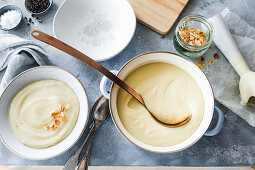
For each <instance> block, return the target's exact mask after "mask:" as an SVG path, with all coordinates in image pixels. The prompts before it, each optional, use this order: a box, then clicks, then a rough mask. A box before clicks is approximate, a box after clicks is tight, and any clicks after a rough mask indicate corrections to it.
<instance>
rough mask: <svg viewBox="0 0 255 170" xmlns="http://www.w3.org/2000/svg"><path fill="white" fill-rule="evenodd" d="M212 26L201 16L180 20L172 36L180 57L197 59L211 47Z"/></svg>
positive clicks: (191, 16) (190, 16)
mask: <svg viewBox="0 0 255 170" xmlns="http://www.w3.org/2000/svg"><path fill="white" fill-rule="evenodd" d="M212 39H213V26H212V24H211V23H210V21H209V20H207V19H206V18H205V17H203V16H201V15H189V16H186V17H184V18H183V19H181V21H180V22H179V23H178V25H177V27H176V30H175V34H174V47H175V49H176V50H177V51H178V52H179V53H180V54H182V55H184V56H187V57H190V58H197V57H200V56H202V55H203V54H204V53H205V52H206V50H207V49H208V48H209V46H210V45H211V42H212Z"/></svg>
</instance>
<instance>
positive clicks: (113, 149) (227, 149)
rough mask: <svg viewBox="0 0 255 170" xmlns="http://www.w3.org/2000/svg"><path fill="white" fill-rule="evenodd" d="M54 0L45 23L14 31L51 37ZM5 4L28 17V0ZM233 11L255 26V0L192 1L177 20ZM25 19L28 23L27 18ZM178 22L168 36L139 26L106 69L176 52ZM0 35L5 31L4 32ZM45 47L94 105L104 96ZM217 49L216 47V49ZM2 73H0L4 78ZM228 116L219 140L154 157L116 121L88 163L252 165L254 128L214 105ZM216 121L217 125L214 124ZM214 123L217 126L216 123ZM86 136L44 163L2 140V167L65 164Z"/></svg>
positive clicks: (77, 66) (72, 62)
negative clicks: (14, 150) (19, 153)
mask: <svg viewBox="0 0 255 170" xmlns="http://www.w3.org/2000/svg"><path fill="white" fill-rule="evenodd" d="M62 2H63V1H62V0H55V2H54V5H53V6H52V8H51V9H50V11H49V12H48V13H47V14H45V15H44V16H42V17H40V18H41V19H42V21H43V22H42V23H41V24H39V25H37V26H35V25H31V26H28V25H26V23H25V22H23V23H22V25H21V27H19V28H18V29H17V30H14V31H11V32H10V33H14V34H17V35H19V36H21V37H24V38H28V39H31V37H30V36H29V34H30V31H31V30H33V29H40V30H42V31H45V32H47V33H49V34H52V35H53V32H52V21H53V17H54V14H55V12H56V10H57V8H58V7H59V5H60V4H61V3H62ZM7 4H15V5H17V6H19V7H20V8H21V9H22V11H23V14H24V16H26V17H30V14H29V13H27V11H26V10H25V9H24V0H0V7H2V6H4V5H7ZM226 6H227V7H228V8H230V9H231V10H233V11H234V12H235V13H237V14H238V15H239V16H240V17H241V18H242V19H244V20H245V21H246V22H248V23H249V24H250V25H251V26H253V27H255V17H254V12H255V1H254V0H190V2H189V4H188V5H187V7H186V8H185V9H184V11H183V13H182V14H181V16H180V17H179V18H182V17H184V16H186V15H189V14H201V15H204V16H206V17H210V16H213V15H214V14H216V13H218V12H220V11H221V10H222V9H224V8H225V7H226ZM24 21H25V20H24ZM175 26H176V24H175V25H174V27H173V29H172V30H171V31H170V33H169V34H168V35H166V36H165V37H164V38H160V35H159V34H157V33H155V32H154V31H152V30H150V29H148V28H147V27H145V26H143V25H141V24H139V23H138V24H137V28H136V32H135V35H134V37H133V39H132V41H131V42H130V44H129V45H128V47H127V48H126V49H125V50H124V51H123V52H121V53H120V54H119V55H118V56H116V57H114V58H112V59H110V60H108V61H104V62H101V64H103V65H104V66H105V67H106V68H108V69H119V68H120V67H121V66H122V65H123V64H124V63H126V62H127V61H128V60H130V59H131V58H133V57H135V56H136V55H138V54H141V53H144V52H148V51H154V50H164V51H171V52H176V51H175V49H174V47H173V43H172V38H173V32H174V29H175ZM0 33H4V32H1V31H0ZM42 46H43V47H44V48H45V49H46V50H47V52H48V54H49V57H50V59H51V60H52V62H53V63H54V64H55V65H56V66H59V67H62V68H64V69H66V70H69V71H71V72H72V73H74V74H75V75H76V76H77V77H78V78H79V79H80V80H81V82H82V83H83V84H84V86H85V88H86V90H87V92H88V95H89V103H90V107H91V106H92V105H93V103H94V101H96V99H97V98H98V97H99V96H100V95H101V94H100V92H99V82H100V80H101V78H102V76H101V75H100V74H99V73H97V72H96V71H94V70H92V69H91V68H89V67H88V66H86V65H84V64H83V63H81V62H80V61H78V60H76V59H74V58H72V57H70V56H68V55H66V54H64V53H62V52H60V51H58V50H56V49H54V48H52V47H49V46H47V45H45V44H42ZM214 50H215V49H214ZM2 75H3V72H0V78H1V77H2ZM216 105H217V106H218V107H220V108H221V109H222V111H223V113H224V116H225V122H224V127H223V129H222V131H221V132H220V133H219V134H218V135H217V136H215V137H202V138H201V139H200V140H199V141H198V142H197V143H196V144H194V145H193V146H191V147H190V148H188V149H186V150H184V151H181V152H178V153H173V154H156V153H150V152H147V151H144V150H142V149H139V148H137V147H136V146H134V145H132V144H131V143H129V142H128V141H127V140H126V139H125V138H124V137H122V136H121V134H120V133H119V132H118V130H117V129H116V127H115V126H114V124H113V122H112V120H109V121H108V122H107V123H106V124H104V125H102V127H101V128H100V130H99V132H98V134H97V136H96V140H95V143H94V147H93V149H92V154H91V161H90V165H96V166H107V165H113V166H118V165H129V166H143V165H145V166H251V165H255V129H254V128H253V127H251V126H249V125H248V124H247V123H246V122H245V121H244V120H242V119H241V118H239V117H238V116H237V115H236V114H235V113H233V112H231V111H229V110H228V109H227V108H225V107H224V106H222V105H221V104H219V103H218V102H216ZM213 122H214V121H213ZM212 124H213V123H212ZM86 133H87V130H86V132H85V133H84V134H83V136H82V137H81V139H80V140H79V141H78V142H77V143H76V144H75V145H74V146H73V147H72V148H71V149H70V150H68V151H67V152H66V153H64V154H62V155H60V156H58V157H56V158H53V159H50V160H44V161H31V160H26V159H22V158H20V157H18V156H16V155H14V154H13V153H11V152H10V151H9V150H8V149H7V148H6V147H5V146H4V145H3V144H2V143H1V142H0V164H3V165H6V164H8V165H9V164H15V165H64V163H65V162H66V161H67V160H68V158H69V157H70V156H71V155H72V154H73V153H74V152H75V151H76V149H77V148H78V146H79V145H80V143H81V142H82V140H84V138H85V136H86Z"/></svg>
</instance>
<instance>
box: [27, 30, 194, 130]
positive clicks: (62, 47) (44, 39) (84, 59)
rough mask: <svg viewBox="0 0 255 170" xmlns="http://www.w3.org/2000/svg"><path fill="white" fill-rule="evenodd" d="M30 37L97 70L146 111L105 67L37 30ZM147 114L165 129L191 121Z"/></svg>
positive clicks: (138, 96) (136, 97) (140, 98)
mask: <svg viewBox="0 0 255 170" xmlns="http://www.w3.org/2000/svg"><path fill="white" fill-rule="evenodd" d="M31 35H32V37H34V38H35V39H37V40H40V41H42V42H44V43H46V44H49V45H51V46H53V47H55V48H57V49H59V50H61V51H63V52H65V53H67V54H69V55H71V56H73V57H75V58H77V59H78V60H80V61H82V62H83V63H85V64H87V65H89V66H90V67H92V68H93V69H95V70H97V71H98V72H100V73H102V74H103V75H105V76H106V77H107V78H109V79H110V80H112V81H113V82H114V83H116V84H117V85H118V86H119V87H121V88H122V89H124V90H125V91H127V92H128V93H129V94H130V95H132V96H133V97H134V98H135V99H136V100H138V101H139V102H140V103H141V104H142V105H143V106H144V107H145V108H146V109H147V110H148V108H147V107H146V105H145V103H144V100H143V98H142V96H141V95H140V94H138V93H137V92H136V91H135V90H134V89H132V88H131V87H130V86H129V85H127V84H126V83H125V82H124V81H122V80H121V79H119V78H118V77H117V76H115V75H114V74H113V73H111V72H110V71H109V70H107V69H106V68H105V67H103V66H102V65H101V64H99V63H97V62H96V61H95V60H93V59H91V58H90V57H88V56H87V55H85V54H83V53H82V52H80V51H78V50H76V49H75V48H73V47H71V46H69V45H68V44H66V43H64V42H62V41H60V40H58V39H56V38H54V37H52V36H50V35H48V34H46V33H43V32H41V31H38V30H34V31H32V32H31ZM148 111H149V110H148ZM149 113H150V114H151V116H152V117H153V118H154V119H155V120H156V121H157V122H159V123H160V124H162V125H164V126H167V127H178V126H182V125H184V124H186V123H187V122H189V120H190V119H191V116H192V115H188V116H187V117H185V118H184V120H183V121H180V122H178V123H174V124H169V123H165V122H162V121H160V120H159V119H158V118H157V117H155V116H154V115H153V113H151V112H150V111H149Z"/></svg>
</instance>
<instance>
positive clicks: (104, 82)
mask: <svg viewBox="0 0 255 170" xmlns="http://www.w3.org/2000/svg"><path fill="white" fill-rule="evenodd" d="M111 72H112V73H113V74H115V75H117V74H118V71H117V70H111ZM108 81H110V80H109V79H108V78H107V77H105V76H103V78H102V79H101V82H100V91H101V93H102V95H103V96H104V97H106V98H107V99H109V98H110V92H109V90H106V85H107V82H108Z"/></svg>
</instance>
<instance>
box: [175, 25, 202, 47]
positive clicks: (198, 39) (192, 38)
mask: <svg viewBox="0 0 255 170" xmlns="http://www.w3.org/2000/svg"><path fill="white" fill-rule="evenodd" d="M179 35H180V36H181V38H182V39H183V41H185V42H186V43H188V44H190V45H193V46H201V45H205V44H206V43H207V40H206V35H205V33H204V32H203V31H201V30H199V29H194V28H183V29H182V30H181V31H180V32H179Z"/></svg>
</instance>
